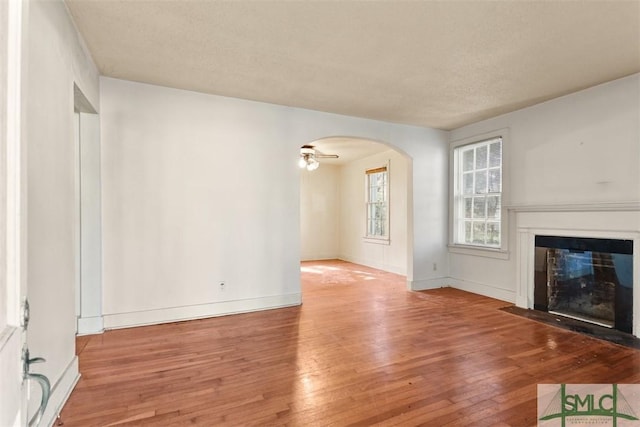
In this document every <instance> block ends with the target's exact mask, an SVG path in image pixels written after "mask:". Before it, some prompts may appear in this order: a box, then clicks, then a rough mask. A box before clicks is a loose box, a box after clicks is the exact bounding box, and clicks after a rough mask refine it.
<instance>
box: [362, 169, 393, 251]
mask: <svg viewBox="0 0 640 427" xmlns="http://www.w3.org/2000/svg"><path fill="white" fill-rule="evenodd" d="M376 171H379V172H385V173H386V181H385V187H386V188H385V191H384V194H385V195H386V198H385V200H384V203H385V204H386V207H387V209H386V212H387V216H386V218H385V231H386V234H385V235H384V236H380V235H373V234H369V205H371V204H372V203H371V201H370V198H369V196H370V193H369V191H370V181H369V178H370V175H372V174H373V173H379V172H376ZM364 178H365V180H364V184H365V185H364V191H365V195H364V227H365V229H364V233H365V234H364V235H365V237H364V241H365V242H369V243H378V244H389V242H390V235H391V233H390V230H389V226H390V224H391V221H390V217H391V193H390V189H391V185H390V178H391V173H390V171H389V162H387V163H385V164H383V165H380V166H378V167H373V168H370V169H367V170H365V175H364Z"/></svg>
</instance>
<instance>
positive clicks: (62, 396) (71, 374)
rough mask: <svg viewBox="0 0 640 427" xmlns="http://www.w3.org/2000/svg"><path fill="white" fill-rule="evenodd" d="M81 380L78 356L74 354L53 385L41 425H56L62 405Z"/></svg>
mask: <svg viewBox="0 0 640 427" xmlns="http://www.w3.org/2000/svg"><path fill="white" fill-rule="evenodd" d="M79 380H80V372H79V371H78V356H74V357H73V359H71V362H69V364H68V365H67V368H66V369H65V370H64V373H63V374H62V376H61V377H60V379H59V380H58V381H57V382H56V383H55V384H54V385H53V386H52V387H51V397H50V398H49V403H48V404H47V409H45V411H44V414H43V415H42V420H41V421H40V425H43V426H53V425H54V423H55V422H56V419H57V418H58V415H59V414H60V412H61V411H62V407H63V406H64V404H65V403H67V400H68V399H69V396H70V395H71V392H72V391H73V389H74V388H75V386H76V384H77V383H78V381H79Z"/></svg>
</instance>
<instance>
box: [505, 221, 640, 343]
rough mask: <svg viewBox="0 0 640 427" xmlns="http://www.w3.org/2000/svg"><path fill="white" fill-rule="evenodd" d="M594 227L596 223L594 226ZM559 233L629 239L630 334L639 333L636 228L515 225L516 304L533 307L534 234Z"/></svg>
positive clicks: (638, 240) (639, 274)
mask: <svg viewBox="0 0 640 427" xmlns="http://www.w3.org/2000/svg"><path fill="white" fill-rule="evenodd" d="M596 228H597V227H596ZM536 235H547V236H549V235H550V236H561V237H580V238H599V239H624V240H633V248H634V250H633V278H634V288H633V290H634V292H633V331H632V333H633V335H634V336H636V337H639V336H640V316H639V315H638V313H640V292H638V283H640V282H638V279H637V278H638V277H640V256H639V249H638V248H640V232H638V231H637V230H629V231H624V230H615V231H612V230H605V229H604V228H603V227H599V228H597V229H587V228H585V227H584V225H583V226H582V227H580V228H576V229H568V228H566V227H563V228H553V227H546V226H539V227H531V226H530V227H518V237H517V239H518V249H519V255H518V265H517V276H516V277H517V279H518V283H517V286H516V290H517V295H516V305H517V306H518V307H521V308H529V309H532V308H533V298H534V286H535V284H534V272H533V267H534V262H535V260H534V256H535V236H536Z"/></svg>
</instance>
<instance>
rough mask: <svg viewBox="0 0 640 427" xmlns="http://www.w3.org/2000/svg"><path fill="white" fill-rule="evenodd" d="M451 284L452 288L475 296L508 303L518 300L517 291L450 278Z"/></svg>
mask: <svg viewBox="0 0 640 427" xmlns="http://www.w3.org/2000/svg"><path fill="white" fill-rule="evenodd" d="M449 283H450V285H451V287H452V288H456V289H460V290H463V291H467V292H473V293H474V294H479V295H484V296H486V297H490V298H495V299H499V300H501V301H507V302H510V303H514V302H515V300H516V291H515V290H513V291H512V290H508V289H500V288H495V287H493V286H489V285H485V284H484V283H477V282H470V281H468V280H460V279H454V278H449Z"/></svg>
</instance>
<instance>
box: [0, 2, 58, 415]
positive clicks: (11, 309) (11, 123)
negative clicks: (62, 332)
mask: <svg viewBox="0 0 640 427" xmlns="http://www.w3.org/2000/svg"><path fill="white" fill-rule="evenodd" d="M27 7H28V1H26V0H3V1H0V426H3V427H4V426H14V427H19V426H24V425H27V424H31V425H36V424H37V423H38V421H39V415H40V414H41V412H40V411H38V413H36V414H35V415H34V416H33V417H31V420H27V393H28V391H27V388H28V387H27V385H26V381H27V379H25V378H26V372H25V371H26V370H27V371H28V365H29V363H30V362H34V361H38V360H37V359H35V360H34V359H30V358H29V357H28V352H26V347H25V343H26V342H27V327H28V305H27V304H26V300H25V296H26V294H27V293H26V277H25V274H24V272H25V266H26V262H25V259H24V256H23V254H24V253H25V245H24V244H23V243H24V242H25V241H26V239H25V237H26V233H25V232H24V230H25V229H26V224H24V223H23V222H21V219H22V218H26V212H25V207H26V206H25V200H26V197H25V191H24V188H25V186H24V184H25V182H26V181H25V180H24V179H23V176H24V175H23V174H24V171H25V170H26V169H25V168H24V161H23V158H24V157H23V153H24V143H23V139H22V138H23V132H22V129H23V128H24V127H25V117H24V115H23V114H22V112H23V111H24V105H23V103H22V100H23V99H24V97H25V92H24V87H25V86H24V82H23V76H24V70H26V67H24V65H23V61H24V58H25V57H26V55H25V52H24V46H26V40H25V35H26V34H27V31H26V28H25V23H26V16H27ZM25 354H26V355H27V357H26V358H25V357H24V355H25ZM28 381H34V382H37V383H38V384H39V385H40V386H41V387H42V394H41V397H42V400H43V402H44V401H45V400H46V399H45V398H47V397H48V393H49V391H50V390H49V388H50V386H49V382H48V380H47V379H46V378H45V377H43V376H39V375H37V374H32V375H31V377H30V378H29V379H28ZM29 421H31V422H29Z"/></svg>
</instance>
